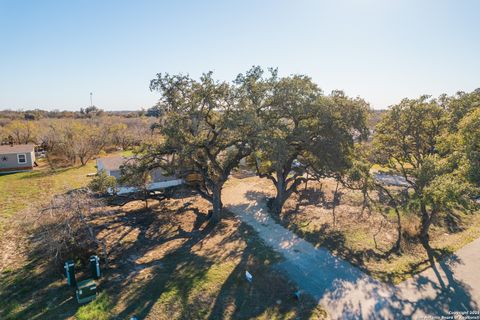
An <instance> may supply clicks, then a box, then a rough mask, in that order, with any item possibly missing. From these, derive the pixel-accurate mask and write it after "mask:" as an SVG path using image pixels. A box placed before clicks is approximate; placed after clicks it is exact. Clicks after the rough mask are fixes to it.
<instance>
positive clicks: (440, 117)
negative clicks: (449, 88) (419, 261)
mask: <svg viewBox="0 0 480 320" xmlns="http://www.w3.org/2000/svg"><path fill="white" fill-rule="evenodd" d="M446 119H447V118H446V111H445V109H444V108H442V107H441V106H440V105H439V104H438V103H437V101H436V100H433V99H430V98H429V97H428V96H422V97H420V98H419V99H413V100H412V99H404V100H402V102H401V103H400V104H398V105H395V106H393V107H391V108H390V110H389V111H388V112H387V113H386V114H385V116H384V117H383V119H382V120H381V121H380V122H379V123H378V125H377V126H376V133H375V136H374V140H373V144H374V154H375V155H376V160H377V161H378V162H380V163H381V164H383V165H384V166H386V167H388V168H389V169H390V171H391V172H392V173H393V174H398V175H401V176H403V177H404V178H405V180H406V181H407V183H408V188H409V190H410V191H411V203H410V205H411V207H412V208H413V209H414V210H415V211H416V212H417V213H418V214H419V216H420V218H421V226H420V235H419V236H420V240H421V243H422V245H423V246H424V248H425V249H426V250H427V253H428V254H429V258H430V260H431V261H433V254H432V252H433V251H432V248H431V246H430V243H429V230H430V226H431V225H432V223H433V222H434V221H435V220H436V219H437V218H438V217H439V215H440V214H449V213H451V212H452V211H453V210H456V209H458V208H460V207H461V208H465V207H468V205H469V203H470V201H469V199H470V197H471V192H472V189H471V186H470V184H469V183H468V181H467V180H466V179H465V177H464V176H463V175H462V174H461V172H459V171H458V170H457V168H456V167H455V166H452V165H450V164H449V159H447V158H446V157H442V156H441V154H439V144H440V140H441V137H442V133H443V132H445V130H447V128H448V122H447V121H446Z"/></svg>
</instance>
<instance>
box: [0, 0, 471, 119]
mask: <svg viewBox="0 0 480 320" xmlns="http://www.w3.org/2000/svg"><path fill="white" fill-rule="evenodd" d="M252 65H260V66H263V67H270V66H272V67H278V68H279V71H280V74H281V75H288V74H292V73H302V74H307V75H309V76H311V77H312V78H313V79H314V80H315V81H316V82H317V83H318V84H319V85H320V87H321V88H322V89H324V91H325V92H327V93H328V92H330V91H331V90H332V89H343V90H345V91H346V92H347V94H349V95H352V96H357V95H360V96H361V97H363V98H365V99H366V100H367V101H369V102H370V103H371V105H372V106H373V107H374V108H385V107H387V106H388V105H391V104H394V103H397V102H398V101H400V99H401V98H403V97H417V96H419V95H421V94H432V95H434V96H437V95H439V94H440V93H443V92H445V93H448V94H453V93H455V92H456V91H458V90H462V91H471V90H473V89H475V88H477V87H480V1H477V0H471V1H467V0H451V1H444V0H430V1H429V0H411V1H410V0H404V1H400V0H350V1H334V0H331V1H321V0H311V1H308V0H264V1H262V0H237V1H229V0H219V1H206V0H205V1H193V0H192V1H186V0H185V1H174V0H171V1H160V0H158V1H142V0H135V1H134V0H132V1H119V0H115V1H114V0H111V1H108V0H90V1H88V0H78V1H60V0H58V1H48V0H41V1H39V0H31V1H26V0H0V109H6V108H12V109H19V108H23V109H27V108H37V107H39V108H43V109H55V108H58V109H68V110H78V109H79V108H80V107H84V106H87V105H89V103H90V101H89V99H90V98H89V93H90V92H93V100H94V104H95V105H97V106H99V107H101V108H103V109H106V110H126V109H129V110H133V109H140V108H142V107H145V108H148V107H150V106H152V105H153V104H154V103H155V102H156V100H157V99H158V94H156V93H151V92H150V91H149V89H148V86H149V81H150V80H151V79H152V78H153V77H154V76H155V74H156V73H158V72H169V73H189V74H190V75H192V76H194V77H198V76H199V75H200V74H201V73H202V72H206V71H209V70H212V71H214V73H215V75H216V77H217V78H218V79H221V80H232V79H233V78H234V77H235V76H236V74H238V73H239V72H244V71H245V70H247V69H248V68H250V67H251V66H252Z"/></svg>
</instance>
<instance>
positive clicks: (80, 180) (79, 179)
mask: <svg viewBox="0 0 480 320" xmlns="http://www.w3.org/2000/svg"><path fill="white" fill-rule="evenodd" d="M43 161H44V160H43V159H42V160H40V161H39V162H40V166H41V167H42V169H38V170H34V171H32V172H20V173H14V174H8V175H2V176H0V194H1V195H2V206H1V211H0V219H1V218H3V219H4V218H9V217H11V216H13V215H14V214H15V213H17V212H19V211H21V210H23V209H25V208H27V207H28V206H36V205H38V204H39V203H42V202H43V201H46V200H48V199H50V198H51V197H52V196H53V195H55V194H59V193H62V192H65V191H68V190H71V189H76V188H80V187H84V186H86V185H87V184H88V182H89V181H90V179H91V178H88V177H87V173H91V172H96V168H95V161H93V160H92V161H90V162H89V163H88V164H87V165H85V166H77V167H72V168H65V169H57V170H50V169H49V168H48V167H47V166H46V164H45V163H43ZM0 221H1V220H0ZM0 223H1V222H0Z"/></svg>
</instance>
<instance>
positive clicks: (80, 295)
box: [76, 279, 97, 303]
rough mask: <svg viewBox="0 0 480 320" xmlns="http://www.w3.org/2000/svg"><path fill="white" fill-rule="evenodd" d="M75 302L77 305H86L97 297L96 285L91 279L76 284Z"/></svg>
mask: <svg viewBox="0 0 480 320" xmlns="http://www.w3.org/2000/svg"><path fill="white" fill-rule="evenodd" d="M76 294H77V301H78V303H86V302H90V301H92V300H94V299H95V298H96V297H97V284H96V283H95V281H93V279H88V280H84V281H81V282H79V283H78V284H77V292H76Z"/></svg>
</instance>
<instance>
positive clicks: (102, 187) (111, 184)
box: [88, 170, 117, 194]
mask: <svg viewBox="0 0 480 320" xmlns="http://www.w3.org/2000/svg"><path fill="white" fill-rule="evenodd" d="M88 188H89V189H90V190H92V191H93V192H97V193H101V194H107V193H108V192H109V191H110V190H112V191H113V193H115V192H116V189H117V179H115V177H112V176H109V175H108V174H107V173H106V172H105V170H100V172H99V173H98V174H97V175H96V176H95V177H94V178H93V179H92V181H91V182H90V184H89V185H88Z"/></svg>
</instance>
